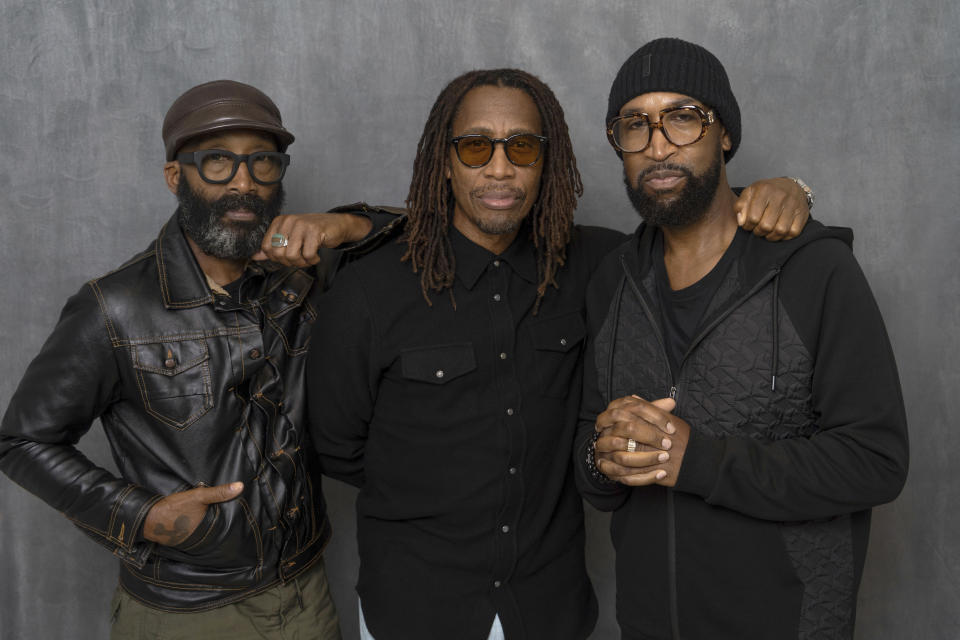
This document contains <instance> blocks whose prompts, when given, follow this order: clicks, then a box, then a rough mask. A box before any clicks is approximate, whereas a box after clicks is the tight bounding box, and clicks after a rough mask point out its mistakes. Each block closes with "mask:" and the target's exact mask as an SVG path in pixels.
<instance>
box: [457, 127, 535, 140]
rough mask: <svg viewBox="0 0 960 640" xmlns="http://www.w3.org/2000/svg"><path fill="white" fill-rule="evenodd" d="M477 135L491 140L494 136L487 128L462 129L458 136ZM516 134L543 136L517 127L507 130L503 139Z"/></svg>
mask: <svg viewBox="0 0 960 640" xmlns="http://www.w3.org/2000/svg"><path fill="white" fill-rule="evenodd" d="M478 133H479V134H482V135H485V136H487V137H488V138H493V137H495V136H494V135H493V129H490V128H487V127H468V128H467V129H464V130H463V132H462V133H461V134H460V135H461V136H468V135H473V134H478ZM518 133H529V134H531V135H535V136H540V135H543V134H542V133H537V132H535V131H531V130H530V129H526V128H523V127H518V128H515V129H510V130H508V131H507V135H505V136H504V138H509V137H510V136H515V135H517V134H518Z"/></svg>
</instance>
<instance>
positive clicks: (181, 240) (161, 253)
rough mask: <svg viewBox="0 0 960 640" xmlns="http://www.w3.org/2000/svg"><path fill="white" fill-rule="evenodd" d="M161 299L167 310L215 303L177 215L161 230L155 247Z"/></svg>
mask: <svg viewBox="0 0 960 640" xmlns="http://www.w3.org/2000/svg"><path fill="white" fill-rule="evenodd" d="M156 258H157V274H158V275H159V278H160V295H161V297H162V298H163V306H165V307H166V308H168V309H186V308H190V307H199V306H200V305H204V304H211V303H212V302H213V292H212V291H210V287H208V286H207V278H206V276H204V275H203V270H201V269H200V265H198V264H197V260H196V258H194V257H193V250H192V249H190V245H189V244H188V243H187V238H186V236H184V235H183V230H182V229H181V228H180V223H179V222H177V214H176V213H174V214H173V216H172V217H171V218H170V219H169V220H167V223H166V224H165V225H163V228H162V229H160V235H159V236H158V237H157V245H156Z"/></svg>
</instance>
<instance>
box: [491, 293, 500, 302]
mask: <svg viewBox="0 0 960 640" xmlns="http://www.w3.org/2000/svg"><path fill="white" fill-rule="evenodd" d="M493 301H494V302H500V294H499V293H495V294H493Z"/></svg>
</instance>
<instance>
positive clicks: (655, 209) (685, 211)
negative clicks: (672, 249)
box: [623, 158, 720, 227]
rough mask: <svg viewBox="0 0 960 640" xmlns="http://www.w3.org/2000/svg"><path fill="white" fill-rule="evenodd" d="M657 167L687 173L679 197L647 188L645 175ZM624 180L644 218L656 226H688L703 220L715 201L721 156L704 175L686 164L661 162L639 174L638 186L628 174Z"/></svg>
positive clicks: (637, 209) (634, 205)
mask: <svg viewBox="0 0 960 640" xmlns="http://www.w3.org/2000/svg"><path fill="white" fill-rule="evenodd" d="M657 169H670V170H676V171H682V172H683V173H684V175H686V177H687V184H686V186H684V187H683V190H682V191H681V192H680V193H679V195H678V196H677V197H676V198H673V199H671V200H668V201H664V200H661V199H659V198H657V197H656V196H652V195H650V194H648V193H647V192H646V191H645V190H644V188H643V186H642V184H643V178H644V176H646V175H647V174H648V173H650V172H651V171H655V170H657ZM623 183H624V184H625V185H626V187H627V196H628V197H629V198H630V203H631V204H632V205H633V208H634V209H635V210H636V211H637V213H638V214H640V217H641V218H643V220H644V222H646V223H647V224H649V225H653V226H656V227H685V226H687V225H690V224H693V223H694V222H697V221H698V220H700V219H701V218H702V217H703V215H704V214H705V213H706V212H707V209H708V208H709V207H710V203H712V202H713V198H714V196H715V195H716V193H717V186H718V185H719V184H720V158H717V159H716V160H715V161H714V163H713V165H711V166H710V167H708V168H707V170H706V171H705V172H704V173H703V175H700V176H695V175H693V174H692V173H691V172H690V170H689V169H687V168H686V167H682V166H679V165H672V164H661V165H654V166H653V167H649V168H647V169H645V170H644V171H643V172H641V173H640V175H639V176H637V185H638V187H637V188H634V187H633V186H631V184H630V180H629V179H628V178H627V176H626V174H624V176H623Z"/></svg>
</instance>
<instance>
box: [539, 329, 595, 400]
mask: <svg viewBox="0 0 960 640" xmlns="http://www.w3.org/2000/svg"><path fill="white" fill-rule="evenodd" d="M530 333H531V342H532V343H533V348H534V353H535V357H536V362H537V373H538V374H539V376H540V391H541V392H542V393H543V395H545V396H548V397H551V398H566V397H568V396H570V395H571V394H574V395H576V396H577V397H579V395H580V389H579V388H576V389H574V388H573V386H574V385H575V384H578V383H579V378H578V377H577V374H578V373H579V372H580V370H581V369H580V356H581V355H582V352H583V339H584V337H585V336H586V333H587V330H586V326H585V325H584V322H583V318H582V317H581V315H580V312H579V311H574V312H570V313H565V314H563V315H559V316H554V317H552V318H542V319H539V320H536V321H535V322H531V323H530Z"/></svg>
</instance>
